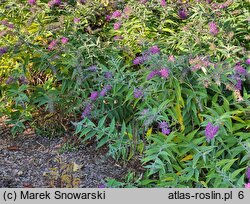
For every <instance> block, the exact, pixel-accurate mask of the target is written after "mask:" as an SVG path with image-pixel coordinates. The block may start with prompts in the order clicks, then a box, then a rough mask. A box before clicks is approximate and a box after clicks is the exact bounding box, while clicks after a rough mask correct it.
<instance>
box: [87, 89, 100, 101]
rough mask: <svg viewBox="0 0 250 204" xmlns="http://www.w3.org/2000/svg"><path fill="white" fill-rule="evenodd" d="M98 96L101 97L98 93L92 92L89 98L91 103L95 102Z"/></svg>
mask: <svg viewBox="0 0 250 204" xmlns="http://www.w3.org/2000/svg"><path fill="white" fill-rule="evenodd" d="M98 95H99V93H98V91H93V92H91V94H90V97H89V98H90V100H91V101H95V100H96V99H97V98H98Z"/></svg>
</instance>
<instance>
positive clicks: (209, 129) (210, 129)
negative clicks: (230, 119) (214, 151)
mask: <svg viewBox="0 0 250 204" xmlns="http://www.w3.org/2000/svg"><path fill="white" fill-rule="evenodd" d="M218 130H219V126H213V124H212V123H210V122H209V123H208V124H207V126H206V130H205V135H206V138H207V139H208V140H211V139H213V138H214V137H215V135H216V134H217V132H218Z"/></svg>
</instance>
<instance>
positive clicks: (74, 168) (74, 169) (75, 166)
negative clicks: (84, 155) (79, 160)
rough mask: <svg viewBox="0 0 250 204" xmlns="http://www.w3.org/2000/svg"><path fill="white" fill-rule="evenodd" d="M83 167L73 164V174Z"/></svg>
mask: <svg viewBox="0 0 250 204" xmlns="http://www.w3.org/2000/svg"><path fill="white" fill-rule="evenodd" d="M82 167H83V165H78V164H76V163H75V162H74V163H73V172H76V171H78V170H79V169H81V168H82Z"/></svg>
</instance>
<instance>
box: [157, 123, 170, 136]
mask: <svg viewBox="0 0 250 204" xmlns="http://www.w3.org/2000/svg"><path fill="white" fill-rule="evenodd" d="M159 128H160V129H161V132H162V134H164V135H169V134H170V132H171V131H170V129H169V125H168V123H167V122H165V121H163V122H160V123H159Z"/></svg>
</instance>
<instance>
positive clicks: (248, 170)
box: [246, 167, 250, 182]
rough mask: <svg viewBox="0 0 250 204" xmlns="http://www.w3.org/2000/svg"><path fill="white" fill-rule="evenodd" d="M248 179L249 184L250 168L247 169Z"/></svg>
mask: <svg viewBox="0 0 250 204" xmlns="http://www.w3.org/2000/svg"><path fill="white" fill-rule="evenodd" d="M246 177H247V179H248V180H249V182H250V167H248V168H247V171H246Z"/></svg>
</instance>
